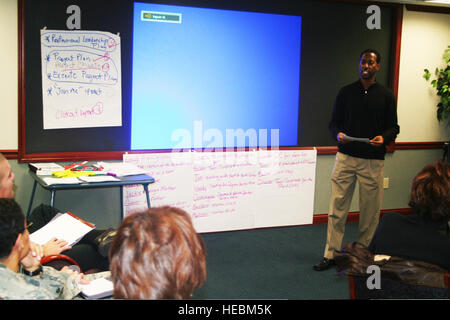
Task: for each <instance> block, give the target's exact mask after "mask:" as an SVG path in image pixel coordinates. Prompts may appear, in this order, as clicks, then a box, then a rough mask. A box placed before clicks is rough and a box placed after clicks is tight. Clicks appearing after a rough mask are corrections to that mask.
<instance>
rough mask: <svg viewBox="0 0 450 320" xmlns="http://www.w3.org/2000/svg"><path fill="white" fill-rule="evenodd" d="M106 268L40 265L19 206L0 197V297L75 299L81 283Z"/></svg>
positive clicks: (91, 278)
mask: <svg viewBox="0 0 450 320" xmlns="http://www.w3.org/2000/svg"><path fill="white" fill-rule="evenodd" d="M109 275H110V272H109V271H106V272H100V273H97V274H91V275H86V276H85V275H84V274H82V273H78V272H77V271H74V270H72V269H70V268H67V267H65V268H63V269H61V271H58V270H56V269H53V268H52V267H45V266H41V265H40V259H39V257H37V256H35V255H33V254H32V251H31V250H30V238H29V233H28V230H27V226H26V222H25V216H24V215H23V212H22V209H21V208H20V206H19V205H18V204H17V202H16V201H15V200H13V199H0V298H1V299H74V298H79V297H80V296H79V293H80V292H81V286H80V285H82V284H87V283H89V281H92V280H94V279H97V278H100V277H107V276H109Z"/></svg>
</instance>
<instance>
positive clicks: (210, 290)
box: [193, 223, 358, 300]
mask: <svg viewBox="0 0 450 320" xmlns="http://www.w3.org/2000/svg"><path fill="white" fill-rule="evenodd" d="M357 228H358V224H357V223H348V224H347V228H346V233H345V237H344V242H343V243H345V242H348V241H355V240H356V235H357ZM326 230H327V226H326V225H308V226H296V227H282V228H268V229H257V230H245V231H232V232H222V233H211V234H203V235H202V238H203V239H204V241H205V244H206V248H207V280H206V282H205V283H204V285H203V286H202V287H201V288H199V289H198V290H197V291H196V292H195V294H194V297H193V298H194V299H296V300H297V299H300V300H310V299H314V300H316V299H319V300H322V299H327V300H328V299H348V298H349V289H348V280H347V277H346V276H344V275H337V274H336V268H335V267H333V268H331V269H329V270H326V271H322V272H317V271H314V270H313V269H312V266H313V265H314V264H316V263H317V262H319V260H320V259H321V258H322V255H323V250H324V246H325V236H326Z"/></svg>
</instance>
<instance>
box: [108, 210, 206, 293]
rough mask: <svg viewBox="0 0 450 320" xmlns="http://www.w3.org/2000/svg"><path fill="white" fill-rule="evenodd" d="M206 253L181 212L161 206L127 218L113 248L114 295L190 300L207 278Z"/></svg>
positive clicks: (112, 245) (187, 218)
mask: <svg viewBox="0 0 450 320" xmlns="http://www.w3.org/2000/svg"><path fill="white" fill-rule="evenodd" d="M205 255H206V252H205V246H204V243H203V240H202V239H201V238H200V236H199V235H198V234H197V233H196V232H195V229H194V227H193V225H192V222H191V218H190V217H189V215H188V214H187V213H186V212H185V211H183V210H181V209H178V208H173V207H160V208H152V209H148V210H146V211H144V212H138V213H134V214H131V215H129V216H127V217H126V218H125V219H124V220H123V222H122V223H121V225H120V226H119V228H118V230H117V234H116V236H115V238H114V240H113V243H112V244H111V249H110V262H111V278H112V281H113V284H114V294H113V296H114V298H118V299H188V298H190V297H191V295H192V293H193V291H194V290H195V289H196V288H198V287H200V286H201V285H202V284H203V282H204V281H205V280H206V256H205Z"/></svg>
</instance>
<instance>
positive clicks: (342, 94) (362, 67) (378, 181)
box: [313, 49, 400, 271]
mask: <svg viewBox="0 0 450 320" xmlns="http://www.w3.org/2000/svg"><path fill="white" fill-rule="evenodd" d="M380 62H381V55H380V53H379V52H378V51H376V50H374V49H367V50H365V51H363V52H362V53H361V55H360V61H359V73H360V78H359V79H358V80H357V81H355V82H353V83H351V84H349V85H347V86H345V87H343V88H342V89H341V90H340V91H339V93H338V95H337V97H336V100H335V103H334V108H333V112H332V116H331V121H330V124H329V129H330V132H331V134H332V136H333V137H335V138H336V140H337V142H338V152H337V154H336V160H335V164H334V169H333V172H332V177H331V200H330V208H329V213H328V230H327V240H326V245H325V251H324V256H323V258H322V260H321V261H320V262H319V263H318V264H316V265H314V266H313V268H314V270H316V271H323V270H326V269H328V268H330V267H331V266H333V265H334V260H333V257H334V252H335V251H336V250H340V249H341V244H342V239H343V236H344V231H345V223H346V219H347V214H348V210H349V208H350V204H351V200H352V197H353V192H354V188H355V184H356V181H358V184H359V198H360V199H359V200H360V201H359V203H360V207H359V210H360V215H359V228H358V240H357V241H358V242H359V243H361V244H363V245H365V246H367V245H368V244H369V242H370V240H371V239H372V236H373V233H374V231H375V229H376V227H377V225H378V219H379V212H380V208H381V200H382V196H383V177H384V157H385V154H386V145H388V144H389V143H391V142H392V141H394V140H395V138H396V136H397V134H398V133H399V130H400V128H399V126H398V124H397V110H396V102H395V97H394V94H393V93H392V91H391V90H389V89H387V88H385V87H384V86H382V85H381V84H379V83H378V82H377V81H376V73H377V72H378V71H379V70H380V68H381V65H380ZM347 136H350V137H355V138H366V139H367V140H368V142H361V141H351V140H349V139H346V137H347Z"/></svg>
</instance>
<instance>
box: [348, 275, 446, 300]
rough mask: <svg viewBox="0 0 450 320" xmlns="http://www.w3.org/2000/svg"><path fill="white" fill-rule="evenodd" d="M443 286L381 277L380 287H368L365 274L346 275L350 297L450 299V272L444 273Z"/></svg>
mask: <svg viewBox="0 0 450 320" xmlns="http://www.w3.org/2000/svg"><path fill="white" fill-rule="evenodd" d="M443 276H444V283H445V288H437V287H430V286H424V285H412V284H405V283H402V282H401V281H398V280H393V279H390V278H388V277H383V273H381V281H380V282H381V283H380V289H369V288H368V286H367V278H368V277H367V276H355V275H348V280H349V289H350V299H354V300H356V299H358V300H361V299H365V300H368V299H450V273H445V274H444V275H443Z"/></svg>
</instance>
